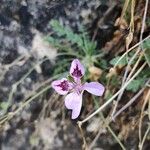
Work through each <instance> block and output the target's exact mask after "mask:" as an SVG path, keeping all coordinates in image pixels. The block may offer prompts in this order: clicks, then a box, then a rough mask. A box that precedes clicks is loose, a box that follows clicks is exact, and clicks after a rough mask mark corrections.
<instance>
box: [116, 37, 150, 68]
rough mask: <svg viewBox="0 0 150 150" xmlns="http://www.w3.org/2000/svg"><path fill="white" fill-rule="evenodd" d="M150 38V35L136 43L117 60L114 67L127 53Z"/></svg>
mask: <svg viewBox="0 0 150 150" xmlns="http://www.w3.org/2000/svg"><path fill="white" fill-rule="evenodd" d="M149 38H150V35H149V36H147V37H146V38H145V39H143V40H142V41H140V42H138V43H137V44H135V45H134V46H133V47H131V48H129V49H128V50H127V51H126V52H125V53H124V54H123V55H122V56H121V57H120V58H119V59H118V61H117V62H116V64H115V65H114V67H116V66H117V65H118V63H119V62H120V60H121V59H122V58H123V57H125V55H127V54H128V53H129V52H130V51H132V50H133V49H135V48H136V47H137V46H139V45H141V44H142V43H143V42H144V41H146V40H147V39H149Z"/></svg>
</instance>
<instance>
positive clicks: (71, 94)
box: [52, 59, 104, 119]
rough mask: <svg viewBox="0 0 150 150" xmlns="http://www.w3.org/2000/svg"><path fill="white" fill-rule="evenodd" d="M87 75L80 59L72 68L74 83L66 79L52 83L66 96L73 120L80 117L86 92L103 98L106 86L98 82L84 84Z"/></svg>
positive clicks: (56, 89) (66, 103) (75, 60)
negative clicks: (82, 80) (83, 79)
mask: <svg viewBox="0 0 150 150" xmlns="http://www.w3.org/2000/svg"><path fill="white" fill-rule="evenodd" d="M84 74H85V69H84V67H83V65H82V64H81V63H80V61H79V60H78V59H74V60H73V61H72V63H71V67H70V76H71V77H72V79H73V81H69V80H68V79H66V78H62V79H61V80H56V81H53V82H52V87H53V88H54V89H55V91H56V92H57V93H59V94H60V95H66V97H65V106H66V108H67V109H70V110H72V119H76V118H77V117H78V116H79V115H80V111H81V107H82V95H83V92H84V90H86V91H88V92H89V93H91V94H94V95H96V96H102V95H103V93H104V86H103V85H102V84H100V83H98V82H90V83H88V82H86V83H82V82H81V78H82V77H83V76H84Z"/></svg>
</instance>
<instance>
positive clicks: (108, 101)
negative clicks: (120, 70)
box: [78, 63, 146, 125]
mask: <svg viewBox="0 0 150 150" xmlns="http://www.w3.org/2000/svg"><path fill="white" fill-rule="evenodd" d="M145 66H146V63H144V64H143V65H142V66H141V67H140V68H139V70H138V71H137V72H136V73H135V74H134V75H133V76H132V78H131V79H130V80H129V81H128V82H127V83H125V84H124V86H123V87H122V88H121V89H120V90H119V91H118V92H116V93H115V94H114V95H113V96H112V97H111V98H110V99H109V100H107V102H106V103H104V104H103V105H102V106H101V107H100V108H98V109H97V110H96V111H94V112H93V113H92V114H91V115H90V116H88V117H87V118H85V119H84V120H82V121H78V123H80V124H81V125H82V124H83V123H85V122H87V121H88V120H89V119H91V118H92V117H93V116H95V115H96V114H97V113H99V112H100V111H101V110H102V109H104V108H105V107H106V106H107V105H109V104H110V103H111V102H112V101H113V100H114V98H116V97H117V96H118V94H119V93H120V92H122V90H124V89H125V88H126V87H127V86H128V85H129V83H130V82H131V81H132V80H133V79H134V78H135V77H136V76H137V75H138V74H139V73H140V72H141V71H142V70H143V69H144V67H145Z"/></svg>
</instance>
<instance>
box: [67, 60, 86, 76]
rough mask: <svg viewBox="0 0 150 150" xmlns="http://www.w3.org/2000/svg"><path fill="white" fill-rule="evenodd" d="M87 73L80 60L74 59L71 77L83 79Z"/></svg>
mask: <svg viewBox="0 0 150 150" xmlns="http://www.w3.org/2000/svg"><path fill="white" fill-rule="evenodd" d="M84 73H85V70H84V67H83V65H82V64H81V63H80V61H79V60H78V59H74V60H73V61H72V63H71V67H70V75H71V76H72V77H74V78H81V77H82V76H83V75H84Z"/></svg>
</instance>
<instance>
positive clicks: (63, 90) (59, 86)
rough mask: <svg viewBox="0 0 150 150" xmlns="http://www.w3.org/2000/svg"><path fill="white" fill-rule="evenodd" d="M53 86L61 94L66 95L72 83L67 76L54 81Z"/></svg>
mask: <svg viewBox="0 0 150 150" xmlns="http://www.w3.org/2000/svg"><path fill="white" fill-rule="evenodd" d="M51 85H52V88H54V89H55V91H56V92H57V93H58V94H60V95H66V94H67V93H68V92H69V89H70V83H69V81H68V80H67V79H66V78H63V79H61V80H55V81H53V82H52V84H51Z"/></svg>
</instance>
